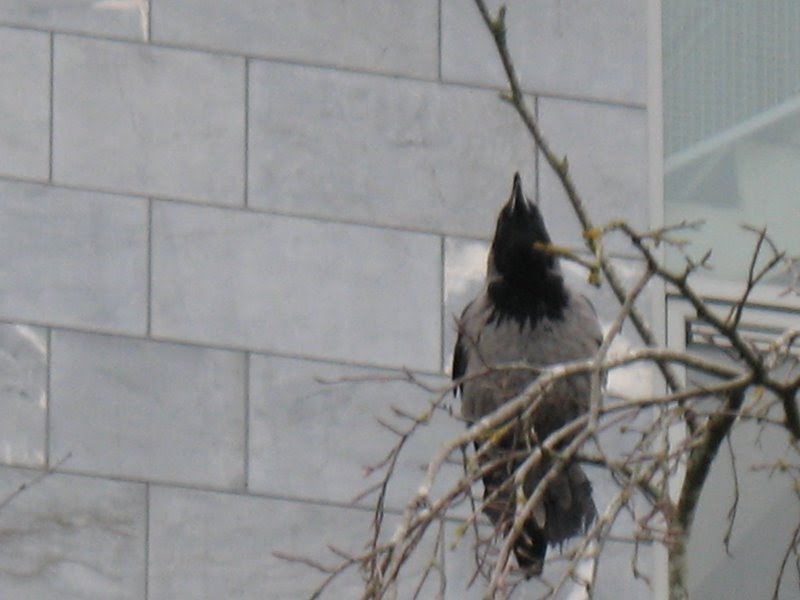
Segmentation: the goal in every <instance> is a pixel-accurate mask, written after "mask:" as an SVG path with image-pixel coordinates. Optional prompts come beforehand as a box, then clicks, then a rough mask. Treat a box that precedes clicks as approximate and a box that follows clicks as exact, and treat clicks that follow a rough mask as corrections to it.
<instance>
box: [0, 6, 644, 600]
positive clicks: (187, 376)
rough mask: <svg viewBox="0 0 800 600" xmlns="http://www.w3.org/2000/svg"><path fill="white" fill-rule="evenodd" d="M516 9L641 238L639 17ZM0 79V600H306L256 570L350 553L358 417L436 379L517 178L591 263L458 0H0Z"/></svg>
mask: <svg viewBox="0 0 800 600" xmlns="http://www.w3.org/2000/svg"><path fill="white" fill-rule="evenodd" d="M490 4H492V5H493V6H497V5H498V4H499V3H497V2H493V3H490ZM508 4H509V11H508V20H509V36H510V40H511V45H512V51H513V52H514V53H515V55H516V58H517V62H518V65H519V68H520V75H521V77H522V79H523V81H524V85H525V89H526V90H527V91H528V92H529V94H530V97H529V99H530V102H531V103H532V105H533V106H534V107H535V108H536V109H537V110H538V114H539V117H540V119H541V122H542V125H543V128H544V129H545V131H546V132H547V133H548V135H549V136H550V138H551V141H552V142H553V145H554V147H555V148H556V149H557V150H558V151H559V152H561V153H566V154H568V155H569V158H570V164H571V165H572V166H573V167H574V172H575V176H576V180H577V182H578V184H579V186H580V187H581V189H582V192H583V194H584V196H585V197H586V198H587V202H588V204H589V208H590V210H591V211H592V212H593V213H594V214H595V215H596V218H597V219H598V220H601V221H602V220H604V219H605V218H611V217H613V216H616V215H617V214H625V215H626V216H628V217H629V218H631V219H632V220H634V221H635V222H637V223H640V224H644V223H647V221H648V208H647V207H648V202H647V201H646V195H647V188H646V178H645V173H646V172H647V142H646V107H645V97H646V94H645V83H646V73H645V59H644V57H645V54H646V52H645V45H646V39H645V31H646V27H645V2H644V0H641V1H639V0H637V1H635V2H629V1H626V0H614V1H610V2H604V3H602V7H601V6H600V4H599V3H596V2H590V1H586V0H542V1H541V2H538V1H537V2H535V3H533V2H528V1H526V0H514V1H511V2H509V3H508ZM0 81H2V85H0V255H2V257H3V258H2V260H0V406H1V407H2V411H3V419H2V421H0V462H1V463H2V465H0V499H2V498H8V497H10V500H9V501H8V502H7V503H4V504H2V505H0V596H2V597H9V598H37V599H39V598H41V599H50V598H52V599H56V598H57V599H59V600H60V599H65V598H75V599H88V598H97V599H104V600H105V599H123V598H124V599H129V598H130V599H138V600H143V599H150V600H155V599H161V598H164V599H166V598H170V599H172V598H208V599H214V600H217V599H219V598H254V599H255V598H258V599H263V598H299V597H303V596H304V594H307V593H308V592H309V591H311V590H312V589H313V588H314V587H315V586H316V585H317V584H318V583H319V582H320V580H321V577H322V576H321V575H319V574H318V573H315V572H314V571H312V570H309V569H306V568H301V567H299V566H298V565H289V564H287V563H285V562H283V561H281V560H279V559H278V558H277V557H276V556H275V555H274V554H273V552H274V551H285V552H289V553H295V554H304V555H308V556H311V557H314V558H317V559H319V560H325V561H327V562H332V561H333V559H334V557H333V556H332V555H331V554H330V553H329V552H328V551H327V550H326V544H331V543H332V544H336V545H338V546H341V547H342V548H344V549H347V550H351V551H354V552H355V551H358V550H359V549H360V544H361V542H362V540H363V539H365V536H366V532H367V528H368V525H369V521H370V518H371V515H370V513H369V511H368V510H367V507H368V506H369V498H368V499H367V500H365V501H362V502H360V503H357V504H356V505H353V504H352V503H351V499H352V498H353V497H354V496H355V495H356V493H357V492H358V491H360V490H361V489H364V488H367V487H369V486H370V485H371V484H372V483H374V478H369V477H366V476H365V475H364V467H365V466H367V465H369V464H372V463H374V462H377V461H378V460H379V459H380V458H381V457H382V456H383V455H384V454H385V452H386V451H387V450H388V447H389V445H390V443H391V438H389V437H387V435H389V434H387V432H386V430H385V429H384V428H382V427H381V426H380V425H379V424H378V422H377V420H376V418H377V417H383V418H387V419H388V418H392V411H391V407H392V406H399V407H401V408H404V409H406V410H409V411H418V410H421V408H422V407H424V406H426V405H427V401H428V399H429V395H428V394H427V393H426V392H423V391H422V390H421V389H419V388H417V387H414V386H410V385H408V384H405V383H400V382H398V381H396V379H397V378H398V376H401V375H402V374H403V369H406V368H408V369H412V370H414V371H415V372H417V373H418V375H419V377H422V378H424V379H425V380H426V381H428V382H430V383H432V384H434V385H436V384H438V383H440V382H442V381H443V380H444V378H445V377H446V374H447V370H448V363H449V360H450V347H451V345H452V342H453V315H454V313H456V312H458V311H459V310H460V309H461V307H462V305H463V303H464V302H465V301H466V300H467V298H468V296H469V294H471V293H474V290H475V289H476V286H478V285H479V282H480V278H481V276H482V270H483V265H484V261H485V251H486V240H487V239H488V237H489V236H490V235H491V233H492V229H493V220H494V216H495V213H496V211H497V209H498V207H499V206H500V204H501V203H502V202H503V201H504V200H505V198H506V196H507V193H508V189H509V185H510V181H511V175H512V173H513V172H514V171H515V170H519V171H520V172H521V173H522V174H523V177H524V180H525V182H526V184H527V187H528V188H529V190H530V193H531V195H534V194H536V193H537V191H538V194H539V199H540V202H541V204H542V205H543V207H544V211H545V214H546V216H547V218H548V220H549V224H550V228H551V230H552V233H553V235H554V237H555V238H556V239H557V240H558V241H559V242H561V243H563V244H568V245H577V244H579V243H580V240H579V238H578V232H577V229H576V227H575V224H574V223H573V222H572V220H571V216H570V215H569V214H568V212H567V211H566V210H565V208H564V205H563V201H562V198H561V197H560V190H559V189H558V186H557V184H556V182H555V181H554V179H553V178H552V177H551V176H550V174H549V173H547V172H546V170H545V169H542V170H541V172H540V170H539V168H538V162H539V161H538V160H537V157H536V153H535V151H534V148H533V146H532V144H531V142H530V141H529V139H528V138H527V136H526V134H525V132H524V131H523V130H522V129H521V127H520V124H519V123H518V121H517V118H516V116H515V115H514V113H513V112H512V111H511V110H510V109H509V107H507V106H506V105H505V104H504V103H503V102H501V101H500V100H499V99H498V94H497V89H498V88H499V86H501V85H502V72H501V70H500V67H499V63H498V60H497V57H496V56H495V53H494V51H493V49H492V47H491V40H490V38H489V36H488V34H487V32H486V31H485V30H484V28H483V26H482V23H481V21H480V17H479V15H478V13H477V12H476V10H475V8H474V6H473V5H472V3H471V2H469V1H467V0H409V1H406V2H388V1H387V2H383V1H381V2H374V1H371V0H341V1H338V2H332V1H328V0H325V1H322V2H317V1H312V0H296V1H294V2H279V1H277V0H269V1H264V0H260V1H256V0H228V1H226V2H215V1H212V0H149V1H148V0H122V1H101V0H69V1H64V0H0ZM621 261H622V262H621V264H624V265H626V266H627V267H629V271H630V272H631V273H635V270H636V265H632V264H627V263H625V261H624V260H623V259H622V258H621ZM573 279H574V280H575V281H576V282H577V281H580V280H581V275H580V274H574V277H573ZM596 303H597V304H598V305H599V308H600V313H601V315H602V316H603V317H604V318H605V319H610V318H611V315H613V306H614V303H613V301H612V299H611V298H610V297H609V296H608V295H603V294H600V295H597V296H596ZM342 378H344V379H345V380H346V381H345V382H344V383H342V382H341V380H342ZM323 380H327V381H337V380H338V381H340V383H337V384H330V383H324V382H323ZM363 380H367V381H366V382H365V381H363ZM381 380H384V381H381ZM632 381H633V382H635V381H638V379H636V378H634V379H633V380H632ZM627 384H632V382H631V381H626V382H623V385H627ZM461 427H462V425H461V424H460V423H459V422H458V421H457V420H456V419H455V418H452V417H450V416H448V415H446V414H444V413H442V414H441V415H437V417H436V419H434V421H433V422H432V423H431V424H430V425H429V426H428V427H426V428H425V431H424V434H423V435H422V436H421V438H420V440H419V441H418V442H417V443H415V444H414V445H413V446H411V447H410V448H409V449H408V451H407V452H406V453H405V454H404V456H403V457H402V459H401V461H400V464H399V471H398V478H397V481H396V482H395V483H394V485H393V486H392V487H391V488H390V489H389V490H388V505H389V508H390V511H389V515H388V517H387V518H388V519H389V521H390V522H391V519H392V518H394V517H393V511H396V510H398V509H401V508H402V506H403V505H404V502H405V501H406V499H407V498H408V497H409V495H410V494H411V493H412V491H413V489H414V487H415V485H416V482H417V481H418V480H419V478H420V475H421V473H422V469H423V468H424V465H425V463H426V457H427V456H429V455H430V453H431V452H432V451H433V450H434V449H435V448H437V447H438V445H439V444H441V443H442V441H443V440H444V439H446V438H447V437H449V436H451V435H453V434H455V433H456V432H458V431H460V429H461ZM456 468H457V467H455V466H453V469H456ZM48 469H52V470H54V471H56V473H54V474H50V475H48V476H46V477H44V478H41V479H40V477H41V475H42V474H43V473H45V472H46V471H47V470H48ZM453 476H455V471H453V470H451V471H450V472H449V473H446V474H445V477H453ZM26 482H28V489H25V490H24V491H23V492H21V493H19V494H16V493H15V491H16V490H18V489H19V487H20V486H21V485H22V484H23V483H26ZM30 482H36V483H30ZM600 489H602V486H600ZM601 494H602V491H601ZM445 533H446V534H447V535H451V534H453V531H450V530H447V531H445ZM453 537H454V536H453V535H451V539H452V538H453ZM623 550H624V549H621V550H620V551H619V552H618V553H617V554H614V555H613V556H612V557H611V558H610V559H609V560H610V562H608V563H606V564H610V565H612V567H609V569H612V568H613V570H614V571H615V575H616V572H617V571H622V570H628V571H629V569H628V567H627V566H626V565H627V561H628V558H626V556H627V554H626V552H623ZM468 555H469V552H468V549H465V548H464V545H463V544H462V545H461V547H460V549H459V550H458V551H456V552H452V553H448V557H447V566H446V570H447V572H448V574H449V575H450V585H449V586H448V591H447V597H448V598H465V597H471V596H473V597H480V592H479V590H477V589H476V588H475V587H473V588H472V589H471V590H469V591H465V587H466V584H467V581H468V579H469V573H470V568H469V557H468ZM423 567H424V565H415V566H412V569H411V571H412V573H410V575H413V574H414V573H415V572H416V573H418V572H420V570H421V569H422V568H423ZM415 569H416V571H415ZM626 577H627V576H626ZM410 580H411V577H409V581H410ZM620 581H623V582H627V581H628V579H619V577H616V576H615V577H609V578H607V580H606V581H603V578H602V577H601V583H602V584H603V587H601V593H603V594H606V595H605V596H604V597H607V598H624V597H629V598H642V597H645V595H646V591H643V590H642V588H637V587H635V586H634V584H628V583H620ZM356 585H357V575H355V574H351V575H350V576H349V578H348V577H345V578H343V579H342V580H341V581H340V582H338V583H337V586H338V587H337V588H336V590H335V591H332V592H331V595H330V597H332V598H345V597H355V595H356V591H355V590H356V589H357V587H355V586H356ZM402 589H403V590H406V591H405V592H403V593H401V596H403V597H406V596H404V595H403V594H406V595H407V596H410V588H408V589H407V588H402ZM603 590H605V591H603ZM621 590H624V591H621ZM436 592H437V590H436V587H435V586H433V585H432V584H431V588H430V590H429V591H425V592H423V596H424V597H435V595H436ZM643 594H644V595H643Z"/></svg>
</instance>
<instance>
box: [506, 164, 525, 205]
mask: <svg viewBox="0 0 800 600" xmlns="http://www.w3.org/2000/svg"><path fill="white" fill-rule="evenodd" d="M508 204H509V208H510V209H511V214H514V213H516V212H517V211H518V210H520V209H525V208H526V206H527V202H526V201H525V194H523V193H522V178H521V177H520V176H519V173H514V186H513V187H512V188H511V198H509V200H508Z"/></svg>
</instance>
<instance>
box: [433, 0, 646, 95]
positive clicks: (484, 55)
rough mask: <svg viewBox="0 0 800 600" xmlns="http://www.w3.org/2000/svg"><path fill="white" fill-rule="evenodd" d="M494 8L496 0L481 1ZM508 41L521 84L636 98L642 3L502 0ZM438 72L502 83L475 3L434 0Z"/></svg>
mask: <svg viewBox="0 0 800 600" xmlns="http://www.w3.org/2000/svg"><path fill="white" fill-rule="evenodd" d="M487 4H489V8H490V10H491V11H492V14H496V11H497V8H498V6H499V5H500V4H501V2H499V0H493V1H491V2H487ZM502 4H506V5H507V6H508V13H507V15H506V24H507V26H508V44H509V49H510V51H511V55H512V58H513V60H514V63H515V66H516V67H517V72H518V75H519V78H520V80H521V82H522V85H523V87H524V89H526V90H530V91H532V92H536V93H542V94H549V95H562V96H576V97H581V98H595V99H601V100H609V101H615V102H625V103H636V104H642V105H643V104H644V103H645V101H646V90H647V6H646V3H645V2H643V1H641V0H635V1H633V2H632V1H630V0H608V1H606V2H602V3H600V2H593V1H592V0H542V1H540V2H529V1H527V0H510V1H508V2H503V3H502ZM442 76H443V77H444V79H445V80H446V81H447V80H449V81H459V82H465V83H473V84H482V85H494V86H501V87H504V88H505V87H506V85H507V84H506V78H505V73H504V72H503V67H502V64H501V62H500V58H499V56H498V54H497V49H496V48H495V46H494V42H493V41H492V38H491V35H490V34H489V32H488V30H487V28H486V26H485V25H484V23H483V20H482V19H481V16H480V14H479V13H478V11H477V9H476V8H475V6H474V5H473V6H464V2H463V1H462V0H442Z"/></svg>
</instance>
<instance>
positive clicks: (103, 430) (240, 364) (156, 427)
mask: <svg viewBox="0 0 800 600" xmlns="http://www.w3.org/2000/svg"><path fill="white" fill-rule="evenodd" d="M51 368H52V376H51V386H52V398H51V406H50V422H51V423H50V427H51V433H50V455H51V456H52V457H59V456H62V455H65V454H67V453H70V454H71V458H70V460H69V468H70V469H72V470H75V471H81V472H87V473H94V474H99V475H110V476H114V477H128V478H135V479H144V480H148V481H170V482H180V483H184V484H193V485H204V486H209V487H213V488H242V487H243V486H244V451H245V449H244V435H245V433H244V432H245V424H244V419H245V415H244V412H245V411H244V404H245V403H244V356H243V355H241V354H238V353H234V352H227V351H221V350H210V349H205V348H196V347H188V346H178V345H173V344H162V343H157V342H152V341H146V340H135V339H126V338H120V337H111V336H101V335H92V334H83V333H73V332H67V331H54V332H53V339H52V367H51Z"/></svg>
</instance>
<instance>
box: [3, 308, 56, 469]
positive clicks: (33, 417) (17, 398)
mask: <svg viewBox="0 0 800 600" xmlns="http://www.w3.org/2000/svg"><path fill="white" fill-rule="evenodd" d="M0 406H1V407H2V409H1V410H2V413H3V419H2V421H0V461H2V462H3V463H6V464H9V463H10V464H18V465H25V466H43V465H44V462H45V420H46V415H47V332H46V331H45V330H44V329H41V328H39V327H30V326H28V325H17V324H10V323H3V324H0Z"/></svg>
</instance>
